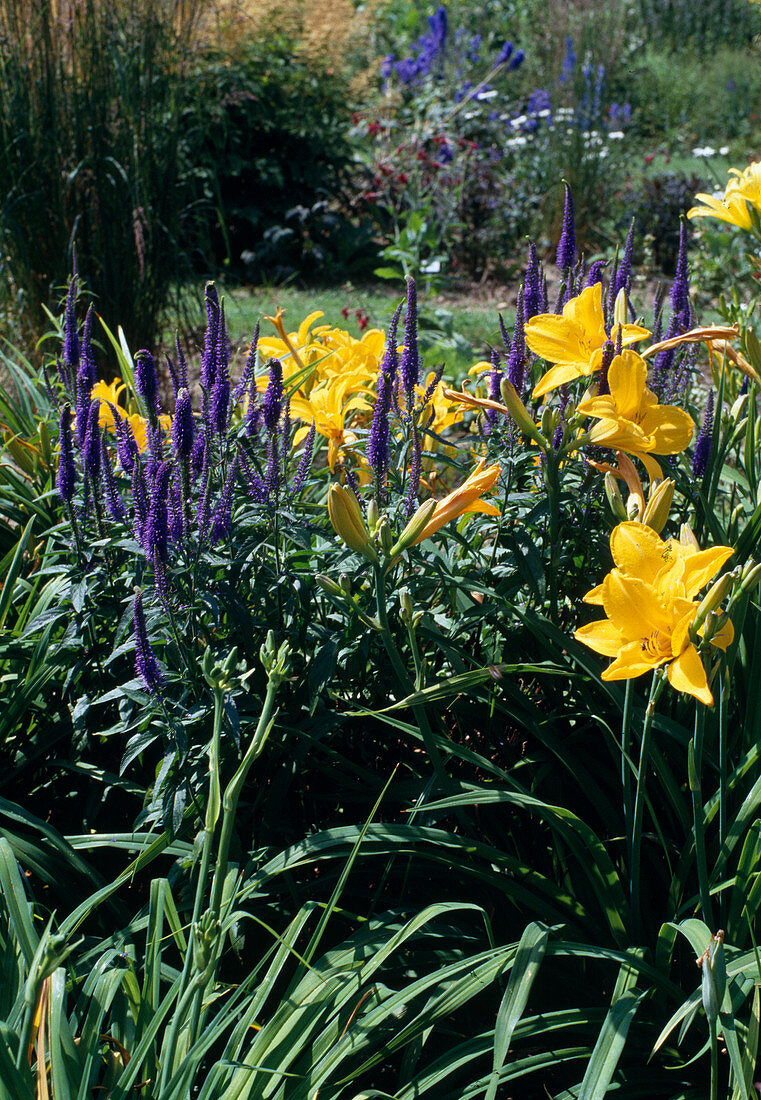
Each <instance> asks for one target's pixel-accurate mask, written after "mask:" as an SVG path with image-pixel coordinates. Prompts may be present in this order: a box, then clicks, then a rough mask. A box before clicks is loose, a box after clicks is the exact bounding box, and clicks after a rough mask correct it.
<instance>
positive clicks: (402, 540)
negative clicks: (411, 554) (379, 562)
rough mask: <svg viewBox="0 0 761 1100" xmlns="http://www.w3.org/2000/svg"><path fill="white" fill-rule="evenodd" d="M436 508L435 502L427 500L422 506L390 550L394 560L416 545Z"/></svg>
mask: <svg viewBox="0 0 761 1100" xmlns="http://www.w3.org/2000/svg"><path fill="white" fill-rule="evenodd" d="M435 508H436V501H435V500H426V501H424V503H423V504H421V505H420V507H419V508H418V510H417V511H416V512H415V514H414V515H413V516H412V519H411V520H410V521H409V523H408V524H407V526H406V527H405V528H404V530H403V531H402V533H401V535H400V536H399V538H398V539H397V540H396V542H395V543H394V545H393V546H392V547H391V549H390V550H389V554H390V556H391V557H392V558H395V557H397V556H398V555H399V554H403V553H404V551H405V550H406V549H407V548H408V547H410V546H413V545H414V543H415V541H416V540H417V538H418V536H419V534H420V532H421V531H422V530H423V529H424V527H425V525H426V524H427V523H428V520H429V519H430V518H431V516H432V515H433V513H434V511H435Z"/></svg>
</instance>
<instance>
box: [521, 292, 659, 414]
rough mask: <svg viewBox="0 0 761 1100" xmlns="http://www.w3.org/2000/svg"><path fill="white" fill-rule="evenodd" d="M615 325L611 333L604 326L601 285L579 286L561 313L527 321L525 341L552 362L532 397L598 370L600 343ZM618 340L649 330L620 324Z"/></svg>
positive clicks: (631, 338)
mask: <svg viewBox="0 0 761 1100" xmlns="http://www.w3.org/2000/svg"><path fill="white" fill-rule="evenodd" d="M618 327H619V326H616V327H615V328H614V330H613V332H612V333H611V335H610V337H609V336H608V333H607V331H606V329H605V319H604V317H603V310H602V286H601V285H600V284H599V283H596V284H595V285H594V286H590V287H587V288H586V289H585V290H582V292H581V294H579V295H578V296H577V297H575V298H571V300H570V301H569V302H566V304H565V305H564V306H563V315H562V317H556V316H555V315H554V314H552V313H543V314H540V315H539V316H538V317H534V318H532V320H531V321H528V322H527V323H526V327H525V334H526V343H527V345H528V347H529V348H530V349H531V351H533V352H534V354H535V355H538V356H540V358H542V359H546V360H547V361H548V362H550V363H553V364H554V366H552V367H551V368H550V370H548V371H547V372H546V374H544V375H543V376H542V377H541V378H540V380H539V381H538V382H537V384H536V386H535V387H534V393H533V396H534V399H535V400H536V399H537V398H539V397H543V396H544V395H545V394H546V393H549V392H550V390H554V389H556V388H557V387H558V386H562V385H563V383H564V382H571V381H573V380H574V379H575V378H584V377H588V376H589V375H590V374H593V373H594V371H596V370H598V369H599V367H600V363H601V361H602V355H603V345H604V344H605V342H606V341H607V340H608V339H615V336H616V330H617V329H618ZM620 328H621V343H622V345H623V346H624V347H626V346H627V345H629V344H634V343H636V342H637V341H638V340H642V339H643V338H644V337H645V336H649V335H650V333H649V330H648V329H645V328H642V327H641V326H640V325H627V324H625V325H621V326H620Z"/></svg>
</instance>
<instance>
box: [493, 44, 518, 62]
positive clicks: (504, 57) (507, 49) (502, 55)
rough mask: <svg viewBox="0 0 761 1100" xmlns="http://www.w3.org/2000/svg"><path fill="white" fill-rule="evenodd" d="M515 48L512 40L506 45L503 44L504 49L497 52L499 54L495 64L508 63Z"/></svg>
mask: <svg viewBox="0 0 761 1100" xmlns="http://www.w3.org/2000/svg"><path fill="white" fill-rule="evenodd" d="M513 48H514V47H513V44H512V42H505V43H504V45H503V46H502V49H501V50H500V51H499V53H498V54H497V56H496V58H495V60H494V64H495V65H504V64H506V63H507V62H508V61H509V60H510V58H511V57H512V55H513Z"/></svg>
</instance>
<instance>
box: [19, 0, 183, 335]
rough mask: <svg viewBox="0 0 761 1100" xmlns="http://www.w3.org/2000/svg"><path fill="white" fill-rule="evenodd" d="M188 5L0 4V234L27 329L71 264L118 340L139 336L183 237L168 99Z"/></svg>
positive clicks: (151, 321)
mask: <svg viewBox="0 0 761 1100" xmlns="http://www.w3.org/2000/svg"><path fill="white" fill-rule="evenodd" d="M200 6H201V5H200V4H199V3H198V2H197V0H146V2H140V3H138V2H136V0H115V2H114V3H105V2H103V0H82V2H75V0H58V2H56V0H2V2H0V177H1V178H2V183H1V184H0V233H2V252H3V264H4V267H5V272H4V274H5V276H6V279H7V289H8V292H9V293H10V295H11V296H12V298H13V299H15V302H14V304H15V305H16V306H17V307H20V309H21V315H22V317H23V322H24V326H25V328H26V330H27V331H30V332H33V333H39V332H40V331H41V330H42V329H43V328H44V327H45V313H44V307H45V305H48V306H49V305H50V304H51V303H52V302H53V301H54V300H55V299H56V296H57V288H60V287H61V286H62V285H63V284H64V283H65V281H66V276H67V274H68V273H69V272H70V271H71V269H72V265H73V259H74V256H76V258H77V260H78V262H79V263H80V264H81V267H82V270H84V271H86V272H87V276H88V280H89V289H90V291H91V292H92V294H93V295H94V297H95V300H96V303H100V302H108V304H109V308H110V309H112V310H114V312H115V313H116V314H118V316H119V317H120V321H121V324H122V326H123V328H124V330H125V332H126V334H127V336H128V338H129V337H130V336H131V335H133V334H136V333H137V332H138V331H139V332H140V334H141V337H142V338H143V339H146V338H147V339H153V337H154V335H155V333H156V331H157V326H158V323H159V317H160V314H161V311H162V309H163V308H164V306H165V305H166V303H167V300H168V296H169V293H170V290H171V288H172V286H173V285H174V284H175V283H176V281H177V279H178V277H180V276H181V274H182V263H181V262H180V261H181V259H182V257H181V254H180V248H179V241H180V239H181V238H183V239H184V240H185V241H186V242H187V239H188V235H187V228H188V227H187V222H188V218H189V215H190V209H191V206H190V198H191V194H192V188H191V187H190V174H189V172H188V171H187V170H186V168H185V167H184V165H185V164H186V163H187V161H186V158H185V157H184V156H183V130H184V127H185V124H186V120H185V119H184V110H183V108H184V107H185V106H186V104H183V103H182V102H179V101H178V96H179V95H180V90H181V89H184V92H185V93H186V94H187V93H188V92H189V90H190V89H189V88H188V86H187V85H183V84H182V83H181V81H180V79H179V78H180V76H181V74H182V69H183V65H184V64H185V60H184V59H186V58H187V57H188V56H189V52H190V50H189V47H190V45H191V44H192V41H193V35H194V28H195V26H196V22H197V15H198V12H199V10H200Z"/></svg>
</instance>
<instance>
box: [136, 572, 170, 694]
mask: <svg viewBox="0 0 761 1100" xmlns="http://www.w3.org/2000/svg"><path fill="white" fill-rule="evenodd" d="M132 622H133V628H134V634H135V671H136V672H137V675H138V677H139V678H140V681H141V683H142V685H143V687H144V688H145V690H146V691H147V692H148V693H149V694H150V695H160V694H161V690H162V688H163V686H164V674H163V673H162V671H161V669H160V668H159V663H158V661H157V660H156V658H155V656H154V655H153V650H152V649H151V646H150V642H149V641H148V631H147V629H146V625H145V611H144V610H143V593H142V591H141V590H140V589H139V588H136V589H135V598H134V600H133V603H132Z"/></svg>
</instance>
